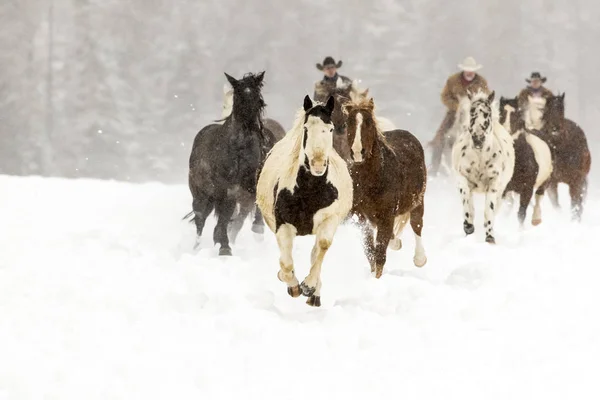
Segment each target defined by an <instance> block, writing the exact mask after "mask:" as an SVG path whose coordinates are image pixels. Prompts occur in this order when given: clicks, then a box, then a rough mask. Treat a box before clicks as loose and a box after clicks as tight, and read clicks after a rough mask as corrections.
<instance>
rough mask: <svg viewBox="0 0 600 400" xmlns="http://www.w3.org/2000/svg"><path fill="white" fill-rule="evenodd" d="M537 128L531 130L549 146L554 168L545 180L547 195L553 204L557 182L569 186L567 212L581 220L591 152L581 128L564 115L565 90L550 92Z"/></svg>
mask: <svg viewBox="0 0 600 400" xmlns="http://www.w3.org/2000/svg"><path fill="white" fill-rule="evenodd" d="M542 121H543V123H544V125H543V128H542V129H541V130H540V131H534V133H535V134H536V135H538V136H539V137H540V138H541V139H542V140H544V141H545V142H546V143H548V145H549V146H550V149H551V150H552V152H553V156H554V170H553V172H552V176H551V177H550V181H549V183H548V196H549V197H550V201H551V202H552V204H553V205H554V206H555V207H557V208H558V207H560V205H559V202H558V184H559V183H565V184H567V185H568V186H569V194H570V196H571V213H572V218H573V220H575V221H581V215H582V213H583V205H584V202H585V198H586V194H587V185H588V182H587V176H588V174H589V172H590V168H591V165H592V156H591V154H590V150H589V147H588V144H587V139H586V137H585V133H584V132H583V130H582V129H581V128H580V127H579V125H577V124H576V123H575V122H573V121H571V120H569V119H567V118H565V94H564V93H563V94H562V95H559V96H553V97H551V98H549V99H548V101H547V102H546V108H545V110H544V115H543V117H542Z"/></svg>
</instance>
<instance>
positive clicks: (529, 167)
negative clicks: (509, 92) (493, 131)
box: [500, 97, 553, 226]
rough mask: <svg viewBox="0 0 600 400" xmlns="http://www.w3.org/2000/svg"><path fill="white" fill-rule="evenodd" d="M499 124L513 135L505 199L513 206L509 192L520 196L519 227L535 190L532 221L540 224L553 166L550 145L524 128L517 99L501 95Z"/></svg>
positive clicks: (533, 223)
mask: <svg viewBox="0 0 600 400" xmlns="http://www.w3.org/2000/svg"><path fill="white" fill-rule="evenodd" d="M500 123H501V124H502V125H503V126H504V127H505V128H506V130H507V131H508V132H509V133H510V134H511V136H512V137H513V140H514V148H515V168H514V172H513V175H512V178H511V180H510V182H509V183H508V185H507V186H506V189H505V192H504V194H505V198H506V197H508V196H510V197H508V198H509V202H510V204H511V205H512V193H513V192H514V193H517V194H518V195H519V203H520V206H519V211H518V213H517V216H518V219H519V223H520V224H521V226H522V225H523V223H524V221H525V217H526V216H527V207H528V206H529V203H530V202H531V198H532V196H533V193H534V192H535V206H534V208H533V217H532V219H531V224H532V225H534V226H535V225H539V224H540V223H541V222H542V209H541V203H542V199H543V198H544V191H545V188H546V185H547V183H548V180H549V179H550V176H551V174H552V169H553V166H552V155H551V152H550V148H549V147H548V145H547V144H546V142H544V141H543V140H541V139H540V138H539V137H537V136H535V135H533V134H531V133H530V132H529V131H527V130H526V129H525V123H524V121H523V117H522V112H521V110H519V107H518V99H517V98H514V99H505V98H504V97H501V98H500Z"/></svg>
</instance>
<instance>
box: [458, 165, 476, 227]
mask: <svg viewBox="0 0 600 400" xmlns="http://www.w3.org/2000/svg"><path fill="white" fill-rule="evenodd" d="M458 191H459V192H460V197H461V198H462V205H463V212H464V213H463V217H464V222H463V228H464V230H465V233H466V234H467V235H470V234H472V233H473V232H475V227H474V226H473V218H474V217H475V215H474V214H475V206H474V204H473V194H472V193H471V186H470V185H469V181H468V180H467V178H465V177H464V176H462V175H461V176H459V177H458Z"/></svg>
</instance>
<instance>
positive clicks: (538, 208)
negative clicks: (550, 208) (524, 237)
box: [531, 185, 545, 226]
mask: <svg viewBox="0 0 600 400" xmlns="http://www.w3.org/2000/svg"><path fill="white" fill-rule="evenodd" d="M544 186H545V185H542V186H540V187H539V188H538V189H537V190H536V191H535V206H533V217H531V225H533V226H538V225H539V224H541V223H542V200H543V199H544V191H545V188H544Z"/></svg>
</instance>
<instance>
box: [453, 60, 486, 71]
mask: <svg viewBox="0 0 600 400" xmlns="http://www.w3.org/2000/svg"><path fill="white" fill-rule="evenodd" d="M482 67H483V65H481V64H477V62H476V61H475V59H474V58H473V57H467V58H465V59H464V60H463V62H462V63H461V64H458V68H460V69H461V70H463V71H467V72H475V71H477V70H478V69H480V68H482Z"/></svg>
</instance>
